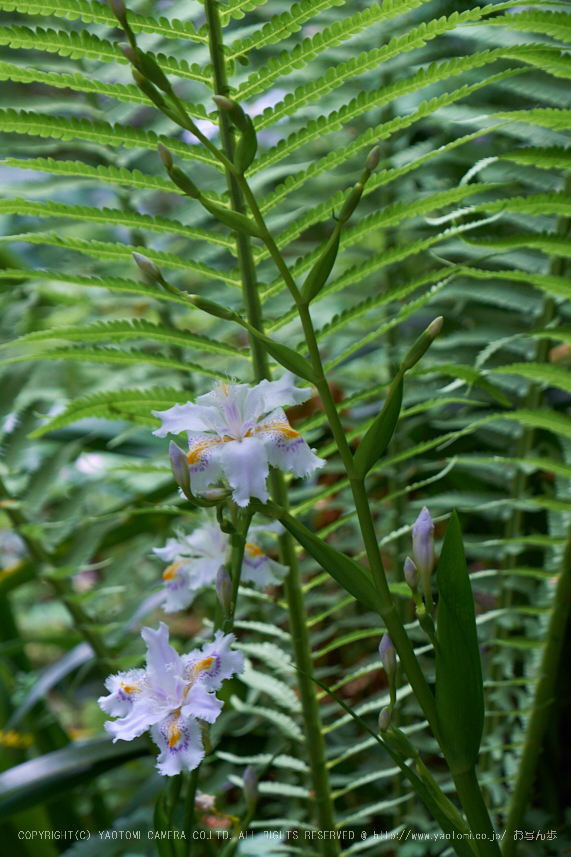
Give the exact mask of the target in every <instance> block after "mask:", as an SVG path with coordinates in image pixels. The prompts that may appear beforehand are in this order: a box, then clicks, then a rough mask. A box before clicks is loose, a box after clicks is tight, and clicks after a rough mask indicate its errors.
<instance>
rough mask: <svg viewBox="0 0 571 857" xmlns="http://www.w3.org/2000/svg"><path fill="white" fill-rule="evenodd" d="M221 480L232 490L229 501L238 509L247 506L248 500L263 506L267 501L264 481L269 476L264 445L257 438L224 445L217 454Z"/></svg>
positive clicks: (267, 496)
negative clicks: (254, 499)
mask: <svg viewBox="0 0 571 857" xmlns="http://www.w3.org/2000/svg"><path fill="white" fill-rule="evenodd" d="M220 463H221V465H222V469H223V471H224V476H225V477H226V479H227V480H228V482H229V484H230V487H231V488H233V489H234V493H233V494H232V499H233V500H234V502H235V503H237V504H238V506H247V505H248V503H249V502H250V498H251V497H257V498H258V500H261V501H262V503H265V502H266V500H268V499H269V494H268V489H267V487H266V480H267V478H268V474H269V472H270V468H269V467H268V457H267V455H266V450H265V449H264V444H263V443H261V441H260V440H259V439H258V438H257V437H245V438H244V439H243V440H242V442H241V443H239V442H238V441H232V442H230V443H225V444H224V449H223V450H222V452H221V454H220Z"/></svg>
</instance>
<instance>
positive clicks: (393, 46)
mask: <svg viewBox="0 0 571 857" xmlns="http://www.w3.org/2000/svg"><path fill="white" fill-rule="evenodd" d="M420 2H428V0H420ZM418 5H419V0H393V2H391V3H390V4H387V6H386V9H383V8H381V7H380V6H377V5H375V6H371V7H370V8H369V9H367V10H366V12H362V13H361V12H357V13H356V14H355V15H354V16H353V17H352V18H346V19H345V21H343V22H342V23H341V22H339V23H336V24H335V25H334V26H333V27H331V28H329V27H328V28H326V29H325V30H324V31H323V32H322V33H317V34H316V35H315V36H314V37H313V38H312V39H304V41H303V42H302V44H300V45H299V44H298V45H296V46H295V47H294V48H293V50H291V51H282V53H281V54H280V56H279V59H276V58H275V57H272V59H271V60H270V61H269V62H268V65H267V66H265V67H263V68H261V69H259V70H258V71H256V72H254V73H253V74H251V75H250V76H249V77H248V80H247V81H246V82H245V83H243V84H241V85H240V86H239V87H238V89H237V91H236V98H237V100H238V101H245V100H247V99H248V98H252V97H253V96H255V95H259V94H260V93H261V92H264V91H265V90H266V89H269V88H270V87H271V86H273V85H274V84H275V82H276V80H279V79H280V78H281V77H283V76H284V75H288V74H291V73H292V71H294V69H301V68H304V67H305V66H306V65H307V64H308V63H309V62H311V60H313V59H315V58H316V57H317V56H319V54H320V53H322V52H323V51H325V50H327V49H328V48H330V47H332V46H334V45H340V44H341V43H342V42H343V41H345V40H346V39H348V38H351V36H353V35H354V34H355V33H359V32H361V31H362V30H363V29H364V28H365V27H368V26H370V25H371V24H373V23H378V22H379V21H382V20H385V19H387V18H389V17H393V16H394V15H395V14H399V12H398V11H395V12H393V11H392V10H393V9H395V7H398V9H399V11H400V10H402V11H406V10H407V9H412V8H415V7H417V6H418ZM383 6H385V4H383ZM389 10H390V11H389ZM367 13H368V15H367ZM481 17H482V9H481V8H480V7H476V8H475V9H471V10H470V9H469V10H467V11H465V12H461V13H459V12H453V13H452V15H450V16H449V17H448V18H446V17H442V18H439V19H438V20H434V21H431V22H430V23H429V24H424V23H423V24H420V26H418V27H415V28H414V29H413V30H410V32H408V33H405V35H403V36H401V37H400V38H396V37H395V38H393V39H391V41H390V42H389V44H388V45H384V46H383V47H382V48H374V49H373V50H372V51H369V53H365V52H363V53H361V54H360V55H359V56H358V57H357V58H356V59H355V58H352V59H350V60H349V61H348V62H346V63H340V65H339V66H337V67H336V69H335V70H333V69H329V71H328V72H327V75H326V77H329V76H330V74H331V72H333V76H334V77H335V80H336V83H337V85H339V82H342V81H343V80H347V79H348V78H354V77H356V76H357V75H359V74H364V73H365V72H366V71H370V70H371V69H373V68H377V67H378V66H379V65H381V63H385V62H387V61H388V60H391V59H394V58H395V57H397V56H399V55H400V54H402V53H404V52H405V51H412V50H415V49H417V48H422V47H424V46H425V45H426V43H427V42H429V41H430V40H431V39H435V38H436V37H437V36H440V35H442V34H443V33H446V32H448V31H449V30H453V29H454V28H456V27H458V26H459V25H460V24H465V23H468V22H474V21H478V20H480V18H481ZM365 18H367V23H365Z"/></svg>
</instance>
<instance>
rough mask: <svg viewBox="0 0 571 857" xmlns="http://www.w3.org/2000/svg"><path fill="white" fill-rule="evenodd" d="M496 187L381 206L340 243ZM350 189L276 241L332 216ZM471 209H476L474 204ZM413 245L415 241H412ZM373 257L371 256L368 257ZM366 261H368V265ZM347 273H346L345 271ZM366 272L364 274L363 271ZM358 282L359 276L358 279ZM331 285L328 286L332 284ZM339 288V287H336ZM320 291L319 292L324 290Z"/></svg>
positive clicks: (309, 258)
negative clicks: (379, 209) (383, 207)
mask: <svg viewBox="0 0 571 857" xmlns="http://www.w3.org/2000/svg"><path fill="white" fill-rule="evenodd" d="M496 187H497V185H493V184H466V185H460V186H458V187H455V188H450V189H449V190H445V191H439V192H438V193H434V194H430V195H429V196H425V197H420V198H418V199H412V200H411V201H410V202H400V201H399V202H395V203H393V204H392V205H389V206H387V208H385V209H382V210H381V211H377V212H375V213H373V214H370V215H368V216H367V217H363V218H361V220H360V221H359V222H358V223H357V224H356V225H355V226H354V227H353V228H352V229H348V230H346V231H345V233H344V235H343V237H342V239H341V243H340V246H341V247H351V246H352V245H353V244H355V243H357V242H358V241H360V240H361V239H362V238H363V236H364V235H366V234H367V233H368V232H371V231H372V230H376V229H381V228H383V229H387V228H389V227H394V226H397V225H398V224H399V223H400V222H401V221H403V220H405V219H408V218H414V217H420V216H422V215H426V214H428V213H429V212H431V211H436V210H440V209H442V208H446V207H447V206H449V205H455V204H457V203H458V202H461V201H462V200H464V199H466V197H468V196H472V195H473V194H475V193H482V192H485V191H489V190H493V189H495V188H496ZM349 193H350V190H349V191H346V192H345V193H344V194H341V193H338V194H336V195H335V196H334V197H332V198H330V199H329V200H327V201H326V202H322V203H320V204H319V205H318V206H316V207H315V208H313V209H312V210H310V211H308V212H307V214H305V215H304V216H303V217H301V218H300V219H299V220H297V221H296V222H295V223H292V225H291V226H290V227H288V229H286V230H285V232H282V234H281V235H280V236H279V239H278V241H277V243H278V245H279V246H280V247H282V246H284V245H285V244H288V243H289V242H290V241H293V240H294V239H295V238H297V237H298V236H299V235H301V233H302V232H304V231H305V230H306V229H307V228H308V227H309V226H312V225H314V224H315V223H319V222H320V221H321V220H325V219H326V218H327V217H328V216H331V215H332V214H333V212H334V210H335V208H337V207H340V206H341V205H342V204H343V201H344V199H345V198H346V197H347V196H348V194H349ZM470 210H474V209H473V208H471V209H470ZM410 246H413V245H410ZM322 252H323V247H319V248H316V249H315V250H314V251H312V252H311V253H308V254H307V255H306V256H304V257H303V259H300V260H299V261H298V262H297V263H296V264H295V265H294V266H293V267H292V269H291V271H292V275H293V276H294V277H297V276H299V275H301V274H303V273H304V272H305V271H307V270H309V268H311V266H312V265H313V263H314V262H315V260H316V259H317V258H318V257H319V255H320V254H321V253H322ZM369 261H370V260H369ZM366 264H367V263H365V265H366ZM351 270H352V271H354V272H355V275H356V272H357V271H358V270H362V271H364V270H365V268H364V267H363V266H356V267H355V268H352V269H351ZM343 276H345V275H343ZM363 276H365V274H364V273H363ZM354 281H355V282H357V281H358V280H357V279H355V280H354ZM331 285H332V284H330V286H329V287H328V288H331ZM282 288H283V282H282V280H281V279H278V280H276V281H275V282H274V283H272V284H271V285H270V287H269V288H268V290H267V291H266V292H265V293H264V294H263V295H262V299H263V300H265V299H266V297H269V296H270V295H272V294H274V293H275V292H276V291H279V290H281V289H282ZM336 290H337V289H336ZM322 293H323V292H321V293H320V294H322Z"/></svg>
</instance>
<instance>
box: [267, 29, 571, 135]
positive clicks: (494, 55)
mask: <svg viewBox="0 0 571 857" xmlns="http://www.w3.org/2000/svg"><path fill="white" fill-rule="evenodd" d="M559 56H560V52H559V51H558V50H556V49H551V50H550V49H545V50H543V51H538V50H537V48H536V47H535V46H533V45H530V46H526V45H516V46H514V47H512V48H496V49H495V50H486V51H481V52H475V53H474V54H470V55H469V56H465V57H455V58H453V59H451V60H446V61H445V62H441V63H438V62H432V63H431V64H430V65H429V66H428V67H427V68H421V69H419V71H417V72H416V73H415V74H414V75H412V76H411V77H408V78H404V79H403V80H397V81H395V82H394V83H391V84H389V85H388V86H385V87H381V88H380V89H376V90H373V91H372V92H368V93H366V92H361V93H360V94H359V95H358V96H357V98H354V99H352V100H351V101H350V103H349V104H347V105H344V106H343V107H342V108H341V109H340V110H339V111H334V112H333V113H330V114H329V116H328V117H327V120H326V121H327V123H328V125H330V126H331V129H332V130H337V129H338V128H339V127H340V123H347V122H350V121H352V120H353V119H355V118H356V117H357V116H360V115H361V114H362V113H364V112H366V111H368V110H371V109H372V108H373V107H380V106H383V105H385V104H389V103H390V102H391V101H394V100H396V99H397V98H400V97H402V96H404V95H409V94H410V93H413V92H416V91H417V90H419V89H422V88H423V87H426V86H430V85H431V84H433V83H438V82H439V81H443V80H447V79H448V78H449V77H454V76H457V75H459V74H463V73H464V72H467V71H471V70H472V69H475V68H481V67H482V66H484V65H489V64H490V63H493V62H496V61H497V60H498V59H517V60H520V61H521V62H529V63H533V64H539V63H540V62H544V63H545V64H547V61H548V60H549V59H552V61H555V60H556V59H557V58H558V57H559ZM318 82H319V81H318ZM318 82H316V83H314V82H312V81H310V82H309V83H308V84H306V85H305V86H299V87H297V89H296V90H295V92H294V93H291V94H289V95H286V96H285V98H284V100H283V101H281V102H279V103H278V104H276V105H275V107H272V108H267V109H266V110H265V111H264V113H263V115H262V116H260V117H258V118H256V120H255V125H256V128H257V129H259V130H261V129H262V128H267V127H268V126H271V125H273V124H275V123H276V122H278V121H280V120H281V119H284V118H285V117H286V116H291V115H293V114H294V113H295V112H296V111H297V110H299V109H300V108H301V107H304V106H305V105H306V104H308V103H309V102H310V101H314V100H316V94H315V93H316V90H315V87H316V85H317V83H318ZM318 121H319V120H318Z"/></svg>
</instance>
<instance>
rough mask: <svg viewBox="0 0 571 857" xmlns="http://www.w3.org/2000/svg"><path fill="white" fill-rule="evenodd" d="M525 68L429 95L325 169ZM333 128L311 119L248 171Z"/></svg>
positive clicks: (354, 144) (336, 156) (352, 145)
mask: <svg viewBox="0 0 571 857" xmlns="http://www.w3.org/2000/svg"><path fill="white" fill-rule="evenodd" d="M525 71H526V69H507V70H506V71H503V72H499V73H498V74H495V75H493V76H492V77H489V78H486V79H485V80H483V81H479V82H478V83H474V84H471V85H468V84H464V86H461V87H460V89H456V90H453V91H452V92H446V93H444V94H443V95H440V96H435V97H434V98H431V99H430V101H423V102H422V104H420V106H419V107H418V108H417V109H416V110H414V111H413V112H412V113H409V114H407V115H405V116H395V117H394V119H391V120H389V121H388V122H383V123H381V124H380V125H377V126H376V127H375V128H369V129H368V130H367V131H365V133H364V134H361V135H360V136H359V137H358V138H357V139H356V140H354V141H353V142H352V143H350V144H349V145H348V146H345V147H344V148H340V149H336V150H335V152H333V153H331V157H330V158H329V160H328V163H327V167H325V168H326V169H332V168H333V167H334V166H337V165H338V164H343V163H345V161H346V160H347V159H348V158H349V157H351V156H352V155H354V154H355V153H356V152H359V151H360V150H361V149H363V148H364V147H365V146H371V145H372V144H374V143H376V142H378V141H379V140H386V139H387V138H388V137H390V136H392V135H393V134H395V133H396V132H397V131H402V130H404V129H405V128H410V126H411V125H414V123H415V122H418V121H419V120H420V119H425V118H426V117H427V116H430V115H431V114H433V113H435V112H436V111H437V110H440V109H441V108H443V107H448V106H449V105H450V104H454V103H455V102H456V101H459V100H461V99H462V98H466V97H467V96H468V95H471V94H472V93H474V92H476V91H477V90H479V89H482V87H484V86H489V85H490V84H492V83H499V82H500V81H502V80H505V79H507V78H509V77H513V76H515V75H518V74H521V73H522V72H525ZM321 80H324V78H319V80H318V81H316V85H317V84H319V83H320V81H321ZM334 130H336V128H335V125H333V126H330V125H329V124H328V122H327V119H326V118H325V117H323V116H322V117H320V118H318V119H317V120H315V121H314V120H312V121H311V122H308V124H307V125H306V126H305V127H304V128H302V129H301V130H300V131H297V132H295V133H294V134H290V135H289V137H288V138H287V139H285V140H280V142H279V143H278V144H277V145H276V146H274V147H273V148H271V149H269V150H268V151H267V152H265V153H264V154H263V155H262V156H261V157H260V158H258V159H257V160H256V161H254V163H253V164H252V167H251V171H250V174H252V175H253V174H255V173H257V172H259V171H260V170H262V169H265V168H267V167H270V166H273V165H275V164H276V163H279V162H280V161H282V160H283V159H284V158H285V157H287V156H288V155H290V154H292V153H293V152H295V151H296V150H297V149H299V148H300V147H301V146H302V145H304V144H305V143H308V142H311V141H312V140H315V139H318V138H319V137H322V136H324V135H325V134H328V133H329V131H334ZM323 160H325V159H323ZM321 172H323V170H321ZM315 174H316V173H313V175H315Z"/></svg>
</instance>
